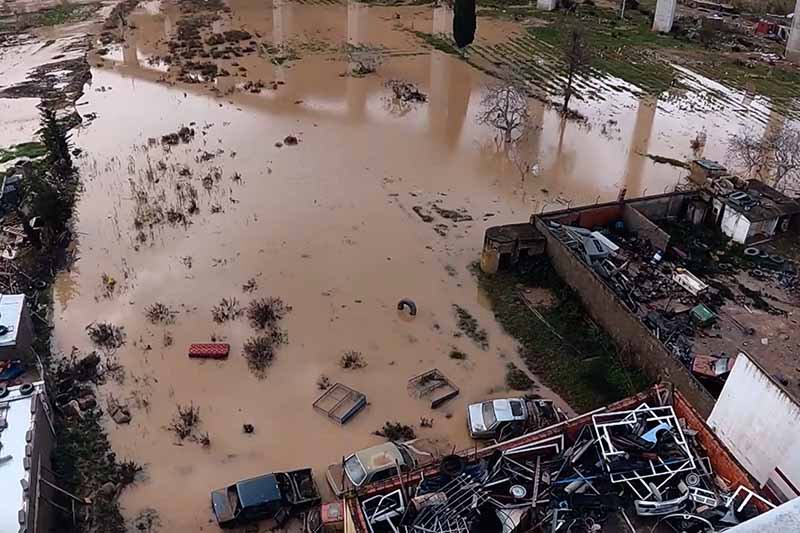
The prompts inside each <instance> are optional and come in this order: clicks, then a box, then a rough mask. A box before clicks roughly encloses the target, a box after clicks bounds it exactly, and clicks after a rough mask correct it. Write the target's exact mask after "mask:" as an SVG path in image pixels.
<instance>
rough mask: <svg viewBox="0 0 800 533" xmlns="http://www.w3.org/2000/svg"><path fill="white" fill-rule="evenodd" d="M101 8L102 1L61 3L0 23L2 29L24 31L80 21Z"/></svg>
mask: <svg viewBox="0 0 800 533" xmlns="http://www.w3.org/2000/svg"><path fill="white" fill-rule="evenodd" d="M98 8H100V3H99V2H98V3H92V4H61V5H57V6H53V7H51V8H48V9H40V10H39V11H33V12H31V13H23V14H21V15H18V16H17V18H16V21H14V20H13V19H11V20H9V21H8V22H3V23H0V30H17V31H24V30H28V29H31V28H41V27H44V26H57V25H59V24H66V23H68V22H80V21H82V20H87V19H89V18H90V17H91V16H92V15H94V14H95V12H96V11H97V10H98Z"/></svg>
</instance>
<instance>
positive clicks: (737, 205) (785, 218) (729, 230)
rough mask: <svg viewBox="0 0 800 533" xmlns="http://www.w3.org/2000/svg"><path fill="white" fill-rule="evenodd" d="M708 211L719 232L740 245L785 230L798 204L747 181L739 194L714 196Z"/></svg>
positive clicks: (795, 213)
mask: <svg viewBox="0 0 800 533" xmlns="http://www.w3.org/2000/svg"><path fill="white" fill-rule="evenodd" d="M712 210H713V213H714V217H715V220H716V221H717V222H718V223H719V226H720V229H721V230H722V233H724V234H725V235H727V236H728V237H730V238H731V239H733V240H734V241H735V242H738V243H740V244H750V243H754V242H760V241H765V240H768V239H771V238H772V237H773V236H774V235H775V234H776V233H780V232H784V231H788V230H789V228H790V227H791V226H792V224H793V223H794V220H795V218H796V216H797V215H798V213H800V203H798V202H797V201H795V200H792V199H791V198H789V197H788V196H786V195H784V194H783V193H780V192H778V191H776V190H775V189H773V188H772V187H770V186H769V185H766V184H764V183H762V182H760V181H758V180H750V181H749V182H748V183H747V189H745V190H743V191H734V192H732V193H730V194H727V195H725V196H716V197H715V198H714V201H713V204H712Z"/></svg>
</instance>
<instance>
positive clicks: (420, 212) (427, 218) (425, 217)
mask: <svg viewBox="0 0 800 533" xmlns="http://www.w3.org/2000/svg"><path fill="white" fill-rule="evenodd" d="M411 210H412V211H414V212H415V213H416V214H417V216H419V218H421V219H422V221H423V222H433V220H434V218H433V216H432V215H431V214H430V213H429V212H427V211H426V210H425V208H424V207H422V206H421V205H415V206H414V207H412V208H411Z"/></svg>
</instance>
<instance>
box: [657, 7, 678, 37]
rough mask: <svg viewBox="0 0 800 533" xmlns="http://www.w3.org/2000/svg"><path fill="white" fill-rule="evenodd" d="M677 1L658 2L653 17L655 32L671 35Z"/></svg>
mask: <svg viewBox="0 0 800 533" xmlns="http://www.w3.org/2000/svg"><path fill="white" fill-rule="evenodd" d="M676 5H677V0H658V1H657V2H656V13H655V15H654V16H653V31H657V32H659V33H669V32H670V30H672V21H673V20H674V19H675V6H676Z"/></svg>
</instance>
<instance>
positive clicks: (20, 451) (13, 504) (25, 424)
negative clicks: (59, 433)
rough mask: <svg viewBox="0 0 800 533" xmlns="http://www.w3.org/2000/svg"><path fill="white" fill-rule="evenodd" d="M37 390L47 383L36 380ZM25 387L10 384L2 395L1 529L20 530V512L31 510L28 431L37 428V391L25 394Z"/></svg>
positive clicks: (0, 454)
mask: <svg viewBox="0 0 800 533" xmlns="http://www.w3.org/2000/svg"><path fill="white" fill-rule="evenodd" d="M34 386H35V390H36V391H40V390H42V389H43V387H44V383H43V382H41V381H40V382H37V383H35V384H34ZM21 389H22V387H10V388H9V389H8V393H7V395H6V396H5V397H4V398H0V495H2V498H3V504H2V505H0V531H3V532H9V533H16V532H17V531H19V529H20V523H19V516H20V515H19V512H20V511H21V510H27V501H26V491H25V490H24V489H23V484H25V485H27V484H28V483H29V482H30V472H29V471H28V461H27V444H28V431H30V430H31V429H32V428H33V413H32V405H33V402H34V400H35V399H36V394H35V393H30V394H28V395H23V394H22V392H21Z"/></svg>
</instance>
